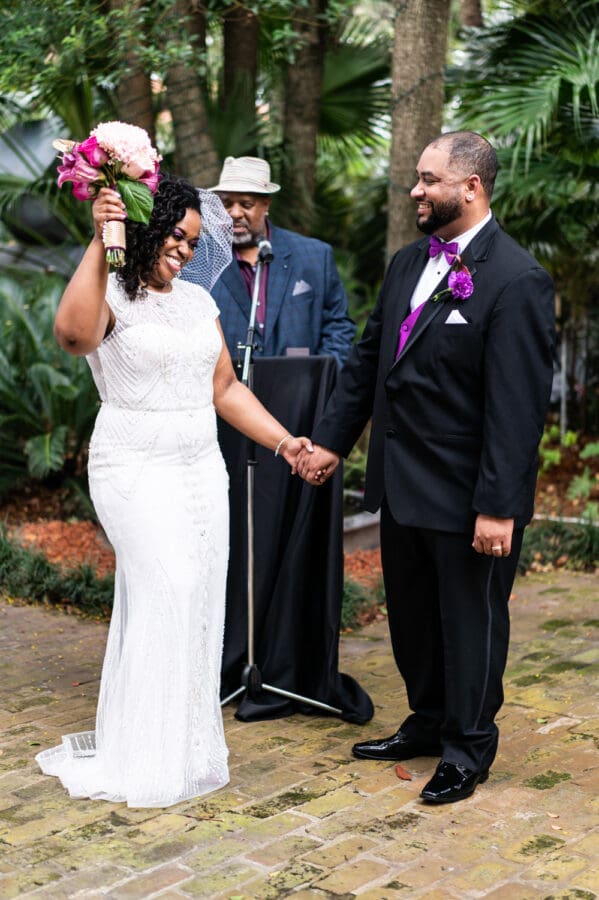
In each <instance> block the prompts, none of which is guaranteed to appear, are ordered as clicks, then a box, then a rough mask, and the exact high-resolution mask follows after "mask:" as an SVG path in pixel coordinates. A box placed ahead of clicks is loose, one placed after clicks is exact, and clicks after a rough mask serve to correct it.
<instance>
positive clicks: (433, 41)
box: [387, 0, 450, 256]
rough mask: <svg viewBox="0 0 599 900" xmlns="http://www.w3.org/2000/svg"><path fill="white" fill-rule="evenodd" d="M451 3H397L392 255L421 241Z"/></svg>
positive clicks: (443, 0) (441, 96) (419, 0)
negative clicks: (421, 180) (420, 190)
mask: <svg viewBox="0 0 599 900" xmlns="http://www.w3.org/2000/svg"><path fill="white" fill-rule="evenodd" d="M449 6H450V0H395V41H394V48H393V64H392V88H391V98H392V113H391V158H390V165H389V218H388V225H387V254H388V256H390V255H391V254H392V253H394V252H395V251H396V250H398V249H399V248H400V247H403V246H404V245H405V244H407V243H409V242H410V241H412V240H414V239H415V238H416V237H418V234H419V232H418V231H417V229H416V213H415V207H414V201H413V200H412V199H411V198H410V190H411V189H412V187H413V186H414V184H415V181H416V177H415V170H416V164H417V162H418V159H419V157H420V154H421V152H422V150H423V149H424V147H425V146H426V145H427V144H428V143H429V142H430V141H431V140H433V138H435V137H437V135H439V134H440V132H441V124H442V120H443V100H444V69H445V57H446V53H447V30H448V24H449Z"/></svg>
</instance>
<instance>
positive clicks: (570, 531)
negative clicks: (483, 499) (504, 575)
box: [518, 521, 599, 573]
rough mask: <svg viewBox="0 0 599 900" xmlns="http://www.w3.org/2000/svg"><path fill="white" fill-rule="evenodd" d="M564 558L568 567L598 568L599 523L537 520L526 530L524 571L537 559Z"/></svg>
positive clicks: (551, 562) (552, 560)
mask: <svg viewBox="0 0 599 900" xmlns="http://www.w3.org/2000/svg"><path fill="white" fill-rule="evenodd" d="M558 560H560V561H563V562H564V563H565V565H566V566H567V567H568V568H571V569H578V570H586V571H591V572H592V571H594V570H595V569H596V568H597V567H599V527H597V526H596V525H593V524H592V523H591V522H589V523H588V524H585V525H574V524H570V523H566V522H543V521H540V522H534V523H533V524H532V525H529V527H528V528H527V529H526V531H525V532H524V541H523V544H522V553H521V554H520V561H519V563H518V570H519V572H520V573H524V572H527V571H528V570H530V569H531V567H532V566H533V563H535V562H536V563H537V564H539V565H548V564H549V565H554V564H555V563H556V562H558Z"/></svg>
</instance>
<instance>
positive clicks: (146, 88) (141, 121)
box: [110, 0, 155, 143]
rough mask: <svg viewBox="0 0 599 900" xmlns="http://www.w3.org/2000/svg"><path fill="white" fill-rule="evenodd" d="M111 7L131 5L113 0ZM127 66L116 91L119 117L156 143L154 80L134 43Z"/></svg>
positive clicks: (124, 0) (125, 1) (123, 7)
mask: <svg viewBox="0 0 599 900" xmlns="http://www.w3.org/2000/svg"><path fill="white" fill-rule="evenodd" d="M140 2H141V0H136V2H135V7H138V6H139V4H140ZM110 7H111V9H113V10H124V9H126V8H127V7H129V3H128V2H127V0H111V2H110ZM142 40H143V36H142ZM126 66H127V74H126V75H124V76H122V77H121V78H119V83H118V87H117V91H116V94H117V106H118V115H119V118H120V119H122V120H123V122H129V123H130V124H131V125H138V126H139V127H140V128H145V130H146V131H147V132H148V134H149V135H150V139H151V140H152V143H154V137H155V129H154V102H153V99H152V82H151V80H150V76H149V75H148V74H147V73H146V72H145V71H144V70H143V68H142V66H141V63H140V61H139V57H138V56H137V52H136V49H135V46H133V45H131V46H130V47H129V48H128V49H127V57H126Z"/></svg>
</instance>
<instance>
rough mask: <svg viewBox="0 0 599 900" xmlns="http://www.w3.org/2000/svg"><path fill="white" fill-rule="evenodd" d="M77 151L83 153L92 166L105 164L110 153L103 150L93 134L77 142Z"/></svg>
mask: <svg viewBox="0 0 599 900" xmlns="http://www.w3.org/2000/svg"><path fill="white" fill-rule="evenodd" d="M77 152H78V153H82V154H83V156H84V157H85V159H86V160H87V162H88V163H90V164H91V165H92V166H103V165H104V163H105V162H108V153H106V152H105V151H104V150H102V148H101V147H100V145H99V144H98V140H97V138H95V137H93V136H92V137H88V138H87V139H86V140H85V141H82V142H81V143H80V144H77Z"/></svg>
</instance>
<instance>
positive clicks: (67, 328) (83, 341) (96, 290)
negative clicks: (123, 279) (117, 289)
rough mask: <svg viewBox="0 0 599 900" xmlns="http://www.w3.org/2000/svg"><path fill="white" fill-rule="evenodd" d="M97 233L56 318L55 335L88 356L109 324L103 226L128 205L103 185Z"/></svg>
mask: <svg viewBox="0 0 599 900" xmlns="http://www.w3.org/2000/svg"><path fill="white" fill-rule="evenodd" d="M92 215H93V219H94V236H93V238H92V239H91V241H90V244H89V246H88V248H87V250H86V251H85V253H84V255H83V258H82V260H81V262H80V263H79V265H78V266H77V269H76V270H75V273H74V274H73V277H72V278H71V280H70V281H69V283H68V284H67V286H66V288H65V292H64V294H63V295H62V299H61V301H60V303H59V305H58V310H57V312H56V318H55V320H54V336H55V338H56V340H57V341H58V343H59V345H60V346H61V347H62V349H63V350H66V352H67V353H70V354H71V355H72V356H85V355H86V354H87V353H91V352H92V351H93V350H95V349H96V347H98V345H99V344H101V342H102V340H103V339H104V337H105V335H106V332H107V330H108V328H109V325H110V317H111V312H110V307H109V306H108V304H107V303H106V284H107V281H108V263H107V262H106V248H105V247H104V243H103V241H102V226H103V225H104V223H105V222H106V221H108V220H110V219H124V218H125V205H124V203H123V201H122V200H121V198H120V196H119V194H118V193H117V192H116V191H112V190H110V188H102V189H101V190H100V192H99V194H98V196H97V198H96V199H95V200H94V203H93V206H92Z"/></svg>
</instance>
